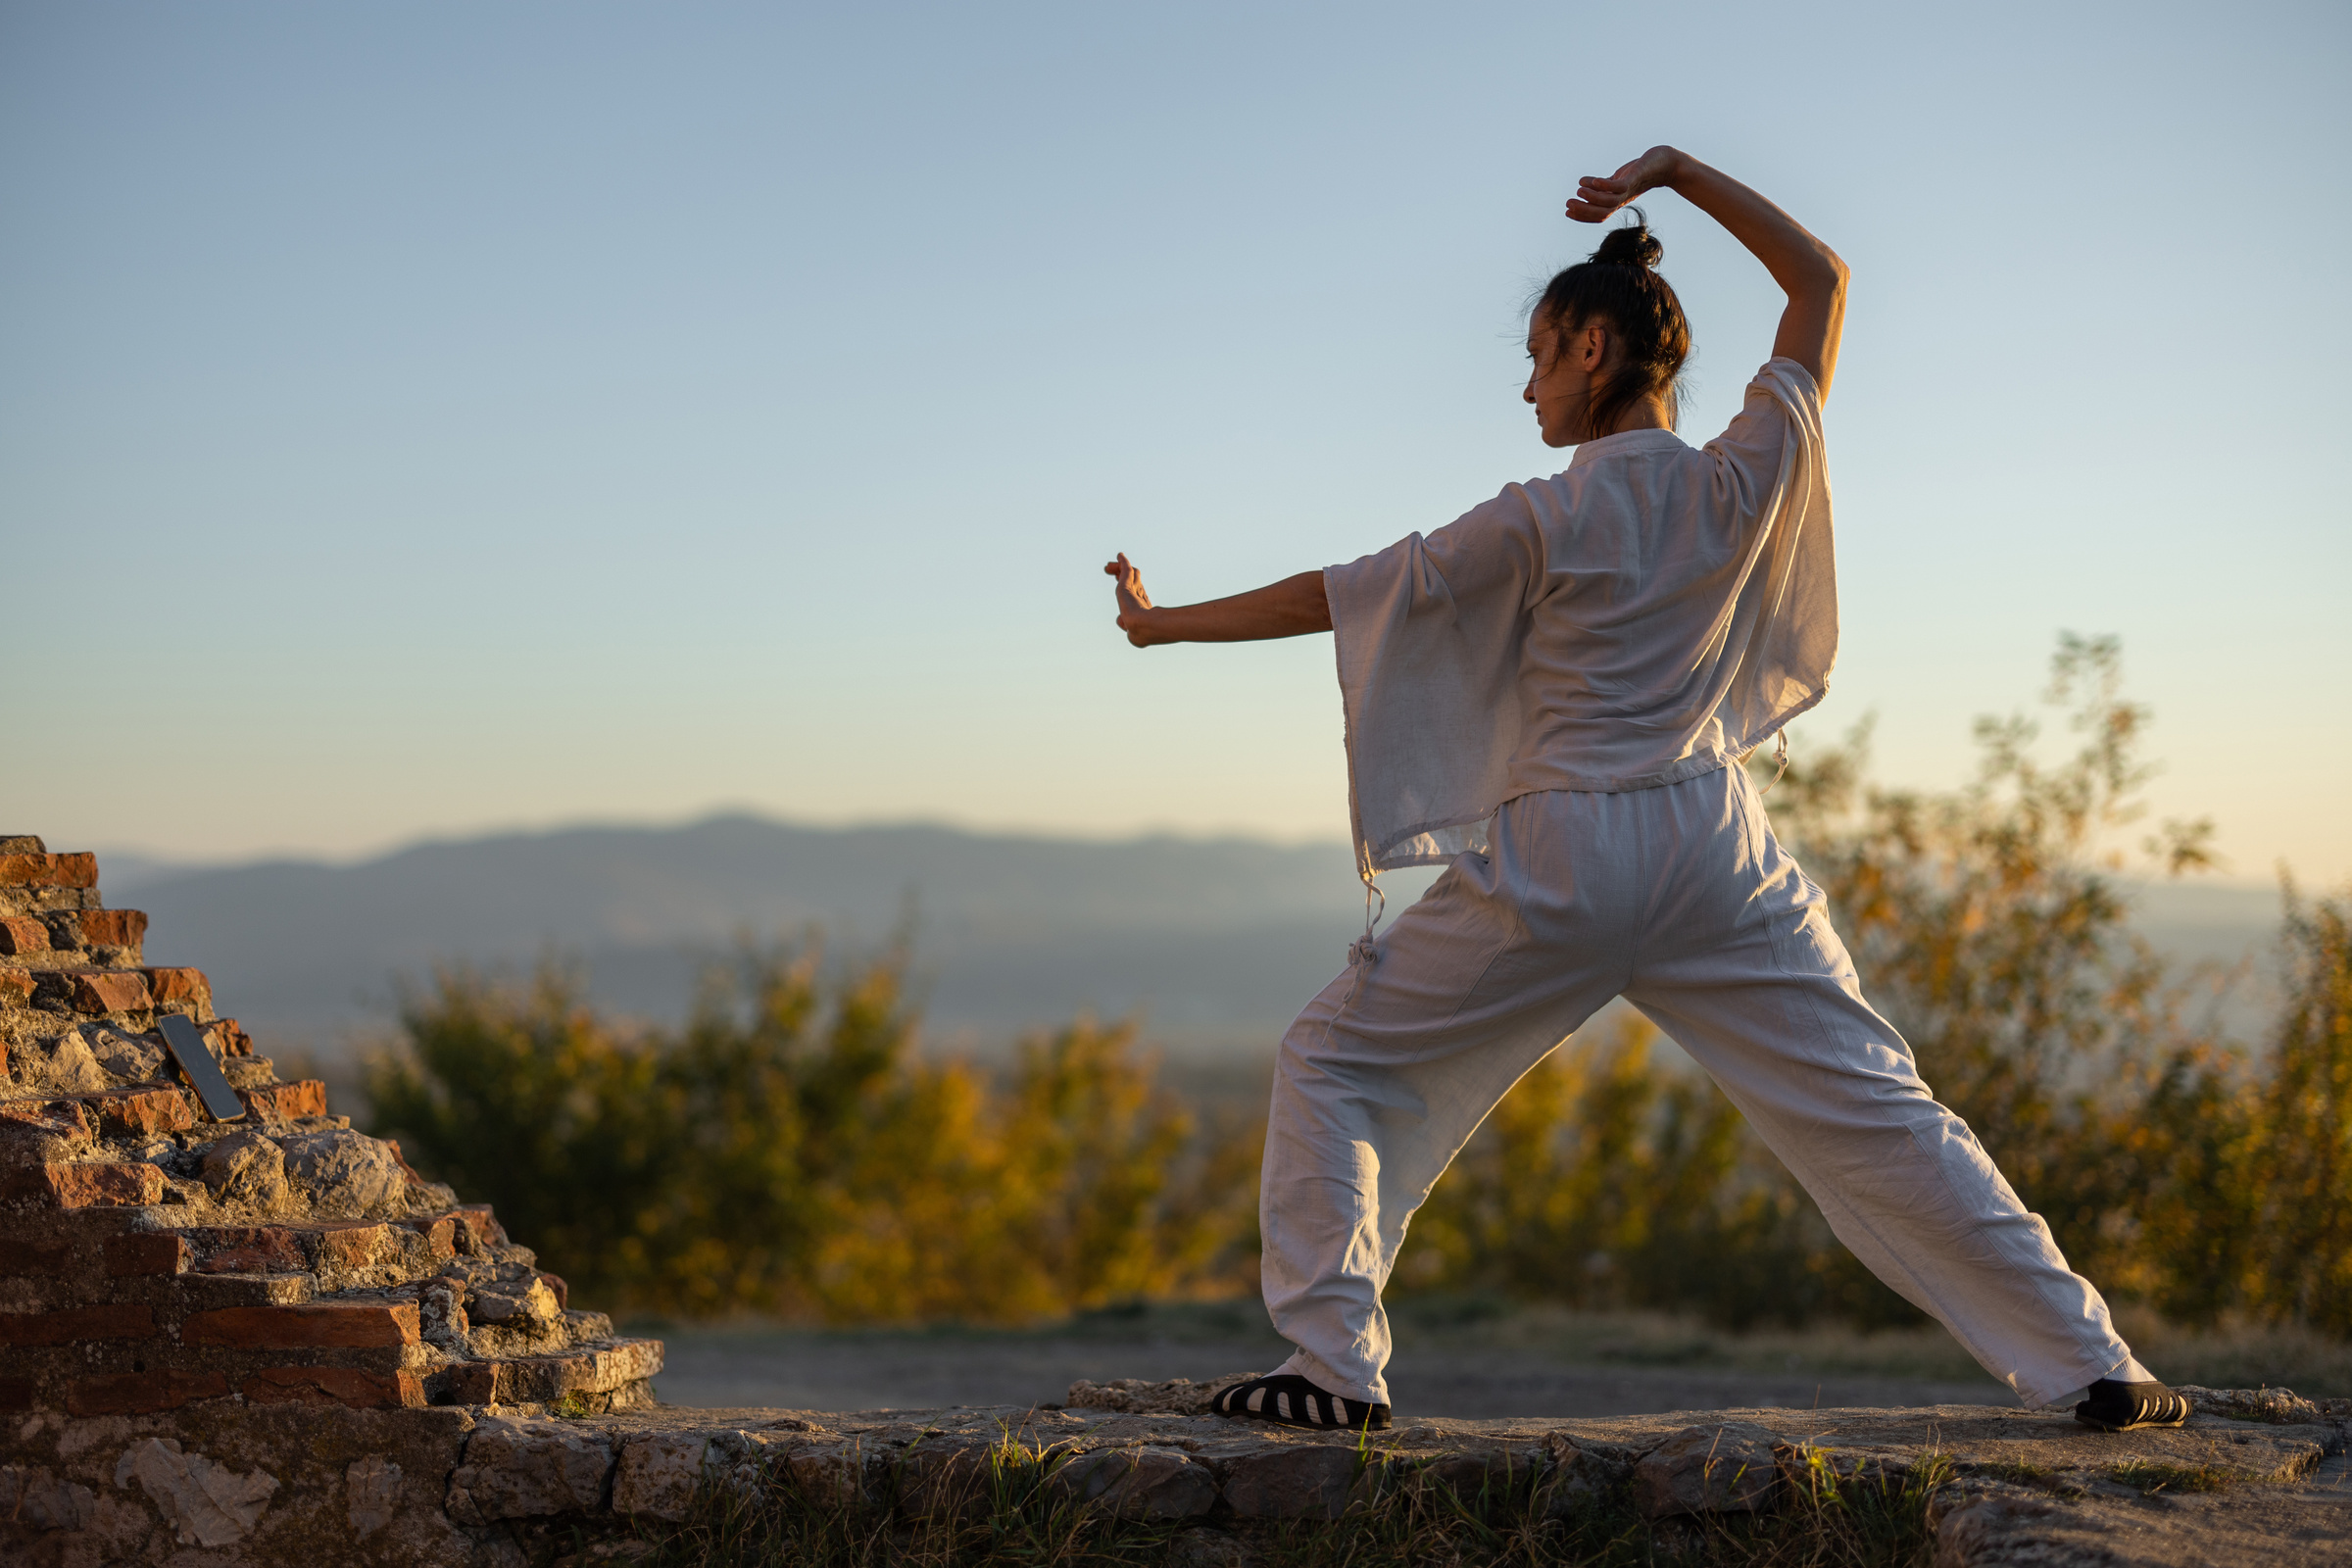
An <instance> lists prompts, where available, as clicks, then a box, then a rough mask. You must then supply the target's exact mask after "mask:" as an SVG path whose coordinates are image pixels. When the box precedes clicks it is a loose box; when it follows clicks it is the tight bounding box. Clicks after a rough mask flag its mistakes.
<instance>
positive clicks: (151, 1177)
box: [9, 1162, 164, 1208]
mask: <svg viewBox="0 0 2352 1568" xmlns="http://www.w3.org/2000/svg"><path fill="white" fill-rule="evenodd" d="M9 1192H10V1194H11V1196H14V1197H21V1198H31V1199H34V1200H36V1201H47V1202H51V1203H55V1204H56V1205H57V1206H58V1207H59V1208H144V1207H145V1206H146V1205H148V1204H149V1203H160V1202H162V1201H164V1173H163V1171H162V1169H161V1168H159V1167H157V1166H154V1165H143V1164H129V1163H99V1162H91V1163H87V1164H79V1165H36V1166H34V1167H33V1168H32V1169H30V1170H25V1171H21V1172H19V1173H18V1174H17V1176H16V1178H15V1179H14V1180H13V1181H11V1182H10V1184H9Z"/></svg>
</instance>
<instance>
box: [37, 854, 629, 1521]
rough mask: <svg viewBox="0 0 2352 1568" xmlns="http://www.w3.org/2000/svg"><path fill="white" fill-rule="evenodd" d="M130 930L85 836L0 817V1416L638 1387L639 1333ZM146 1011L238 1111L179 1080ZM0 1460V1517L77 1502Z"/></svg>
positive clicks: (620, 1392) (69, 1516)
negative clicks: (196, 1053)
mask: <svg viewBox="0 0 2352 1568" xmlns="http://www.w3.org/2000/svg"><path fill="white" fill-rule="evenodd" d="M146 929H147V916H146V915H144V914H143V913H141V912H139V911H138V910H136V909H110V908H108V907H105V905H104V902H103V901H102V900H101V898H100V896H99V891H98V870H97V864H96V859H95V858H94V857H92V856H89V855H53V854H50V853H49V852H48V850H47V849H46V847H45V846H44V845H43V844H42V842H41V841H40V840H39V839H37V838H31V837H5V838H0V1073H4V1076H0V1421H8V1422H15V1423H19V1424H20V1428H23V1427H30V1426H38V1425H39V1424H41V1423H42V1422H43V1421H44V1420H51V1421H55V1420H68V1419H73V1418H94V1417H152V1416H157V1415H161V1414H167V1413H172V1412H191V1413H193V1412H203V1411H207V1410H209V1409H210V1408H211V1407H214V1406H220V1407H223V1408H233V1409H238V1410H243V1411H264V1410H270V1409H276V1408H285V1409H288V1410H316V1409H318V1408H319V1407H333V1408H336V1409H339V1410H354V1411H399V1410H415V1409H422V1408H427V1407H432V1406H492V1405H517V1404H521V1405H529V1404H543V1405H550V1406H557V1407H561V1408H563V1409H565V1410H568V1411H574V1412H578V1413H605V1412H611V1411H621V1410H630V1409H637V1408H641V1407H648V1406H651V1405H652V1403H653V1385H652V1383H651V1381H650V1380H651V1379H652V1377H653V1375H654V1374H655V1373H656V1372H658V1371H660V1370H661V1367H662V1346H661V1343H660V1342H659V1341H655V1340H644V1339H625V1338H621V1337H618V1336H616V1335H615V1334H614V1333H613V1323H612V1320H611V1319H610V1318H608V1317H606V1316H605V1314H603V1313H601V1312H593V1311H586V1310H583V1309H580V1308H577V1307H574V1306H572V1305H571V1304H570V1302H569V1300H568V1299H567V1293H566V1290H565V1287H564V1281H563V1280H562V1279H561V1278H559V1277H558V1276H556V1275H554V1274H551V1273H548V1272H547V1271H545V1270H543V1269H541V1268H539V1267H538V1266H537V1262H536V1259H535V1258H534V1257H533V1255H532V1253H531V1250H530V1249H529V1248H527V1247H523V1246H520V1245H517V1244H516V1243H515V1242H514V1241H513V1240H512V1239H510V1238H509V1237H508V1235H507V1233H506V1231H505V1230H504V1229H503V1228H502V1227H501V1226H500V1225H499V1223H498V1220H497V1218H496V1216H494V1215H493V1214H492V1213H491V1211H490V1207H489V1205H488V1204H483V1203H461V1202H459V1201H458V1200H457V1197H456V1195H455V1194H454V1193H452V1192H451V1191H450V1189H449V1188H447V1187H445V1186H443V1185H441V1184H440V1183H438V1182H432V1181H427V1180H425V1179H424V1178H423V1177H422V1176H420V1175H418V1174H417V1172H416V1171H415V1170H413V1169H411V1168H410V1166H409V1164H408V1162H407V1161H406V1160H405V1159H403V1158H402V1157H401V1152H400V1146H399V1145H398V1144H396V1143H392V1142H389V1141H386V1140H382V1139H376V1138H370V1137H368V1136H367V1135H366V1134H365V1133H361V1132H356V1131H354V1130H353V1128H352V1125H351V1118H350V1117H348V1116H338V1115H332V1114H330V1113H329V1111H328V1107H327V1103H326V1090H325V1086H324V1085H323V1084H321V1083H320V1082H319V1081H318V1080H316V1079H303V1080H299V1081H296V1082H293V1083H287V1082H284V1081H282V1080H280V1079H279V1077H278V1076H277V1073H276V1072H275V1071H274V1069H273V1068H272V1066H271V1064H270V1059H269V1058H268V1057H266V1056H258V1055H255V1054H254V1053H253V1043H252V1041H251V1039H250V1038H249V1037H248V1036H247V1034H246V1033H245V1031H244V1030H242V1029H240V1028H239V1027H238V1026H237V1023H236V1020H235V1019H233V1018H225V1017H221V1015H220V1014H218V1013H217V1012H216V1011H215V1010H214V1006H213V995H212V988H211V986H210V985H209V984H208V983H207V982H206V980H205V977H204V975H203V974H202V973H201V972H199V971H198V970H196V969H192V968H187V967H182V966H168V965H154V964H150V963H148V962H147V960H146V955H145V951H144V939H145V936H146ZM170 1013H178V1014H181V1015H183V1016H185V1017H187V1018H188V1019H190V1020H192V1021H193V1022H194V1023H195V1024H196V1025H198V1026H199V1028H200V1029H201V1031H202V1034H203V1038H204V1040H205V1043H206V1044H207V1046H208V1047H210V1049H211V1051H212V1053H213V1054H214V1056H215V1058H216V1059H217V1060H218V1061H219V1063H220V1065H221V1071H222V1073H223V1075H224V1076H225V1077H226V1078H227V1080H228V1082H229V1084H230V1086H231V1087H232V1088H233V1089H234V1090H235V1091H236V1096H237V1099H238V1100H239V1101H241V1102H242V1103H243V1104H244V1107H245V1114H244V1115H243V1117H241V1118H239V1119H237V1120H233V1121H227V1122H221V1121H215V1120H213V1119H211V1117H210V1116H209V1115H208V1114H207V1112H206V1111H205V1109H204V1106H203V1104H202V1103H201V1101H200V1100H199V1099H198V1097H197V1096H196V1095H195V1094H194V1093H193V1092H192V1091H191V1090H190V1089H189V1088H188V1087H186V1086H185V1085H184V1084H183V1083H182V1082H181V1081H180V1077H179V1074H178V1072H177V1070H176V1068H175V1066H174V1064H173V1062H172V1057H171V1054H170V1053H169V1052H168V1050H167V1049H166V1047H165V1044H164V1041H163V1037H162V1035H161V1033H160V1032H159V1024H160V1022H161V1019H162V1018H163V1017H164V1016H165V1015H166V1014H170ZM6 1456H7V1455H6V1449H5V1447H0V1458H4V1457H6ZM174 1465H175V1466H177V1468H178V1469H179V1470H180V1471H182V1472H184V1471H186V1470H187V1469H188V1466H189V1461H188V1458H187V1456H186V1455H185V1454H184V1453H183V1454H180V1455H176V1456H174V1457H173V1459H172V1460H171V1461H169V1463H168V1464H167V1465H166V1468H171V1467H172V1466H174ZM134 1468H135V1466H134ZM11 1474H12V1475H13V1476H14V1479H13V1480H11V1481H8V1482H0V1519H5V1518H6V1517H7V1516H8V1514H9V1513H10V1512H12V1511H13V1512H14V1513H15V1515H16V1519H17V1522H18V1523H19V1524H20V1525H21V1524H24V1523H26V1522H33V1523H36V1524H37V1523H38V1522H39V1521H40V1520H41V1519H42V1518H43V1517H47V1518H48V1519H50V1520H53V1521H55V1522H58V1523H71V1522H72V1521H73V1518H74V1517H75V1516H77V1515H78V1514H86V1513H87V1512H88V1511H89V1509H88V1508H87V1507H85V1506H84V1505H83V1503H82V1502H81V1500H80V1499H79V1498H78V1497H77V1496H75V1495H72V1493H71V1488H67V1489H65V1490H63V1491H60V1490H59V1489H58V1488H57V1486H56V1485H55V1484H54V1483H49V1484H47V1486H48V1490H47V1491H43V1490H41V1488H40V1487H39V1486H36V1487H34V1488H33V1490H32V1491H30V1492H29V1493H28V1492H27V1491H26V1488H25V1478H24V1476H23V1475H22V1474H21V1473H17V1472H11ZM10 1488H13V1490H14V1491H15V1493H17V1494H18V1495H16V1496H14V1497H12V1496H10V1495H8V1490H9V1489H10ZM12 1502H13V1503H14V1504H15V1507H14V1508H13V1510H12V1509H11V1508H10V1507H9V1506H8V1505H9V1504H10V1503H12ZM167 1512H169V1510H168V1509H167Z"/></svg>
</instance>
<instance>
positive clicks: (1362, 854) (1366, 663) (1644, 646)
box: [1323, 359, 1838, 880]
mask: <svg viewBox="0 0 2352 1568" xmlns="http://www.w3.org/2000/svg"><path fill="white" fill-rule="evenodd" d="M1323 586H1324V591H1325V593H1326V595H1327V596H1328V597H1329V599H1330V602H1331V621H1332V629H1333V631H1334V632H1335V633H1336V634H1337V636H1336V638H1335V641H1336V643H1337V645H1338V653H1339V664H1340V692H1341V698H1342V701H1343V703H1344V704H1345V706H1346V710H1347V743H1348V798H1349V808H1350V812H1351V815H1352V818H1353V828H1354V834H1355V847H1356V856H1357V868H1358V870H1359V871H1360V872H1362V874H1363V875H1364V876H1365V877H1366V879H1367V880H1368V879H1369V878H1370V877H1371V876H1372V875H1373V874H1374V873H1376V872H1379V871H1385V870H1392V869H1394V868H1396V867H1397V866H1405V865H1428V864H1436V863H1441V862H1443V861H1446V860H1448V859H1451V858H1453V857H1454V856H1455V855H1457V854H1459V853H1461V852H1462V851H1463V850H1465V849H1483V848H1484V847H1485V839H1486V823H1487V820H1488V819H1489V818H1490V817H1492V816H1493V815H1494V814H1495V810H1496V809H1499V808H1500V807H1501V806H1502V804H1503V803H1504V802H1506V801H1509V800H1513V799H1515V798H1517V797H1518V796H1521V795H1526V794H1530V793H1532V792H1534V791H1537V790H1593V791H1602V792H1614V791H1619V790H1637V789H1646V788H1650V787H1652V786H1655V785H1660V784H1672V783H1674V782H1676V781H1678V780H1681V779H1686V778H1691V777H1695V776H1696V775H1698V774H1700V773H1705V772H1710V771H1712V770H1713V769H1715V768H1719V767H1723V766H1725V765H1727V764H1728V763H1730V762H1731V761H1734V760H1738V759H1740V758H1743V757H1745V756H1746V755H1747V753H1748V752H1750V751H1752V750H1753V749H1754V748H1755V747H1756V745H1757V744H1758V743H1759V742H1761V741H1763V740H1764V739H1766V738H1767V737H1769V736H1770V735H1772V734H1773V732H1775V731H1776V730H1778V729H1780V728H1781V727H1782V726H1783V725H1785V724H1787V723H1788V722H1789V719H1791V718H1794V717H1795V716H1796V715H1797V714H1799V713H1801V712H1803V711H1805V710H1806V709H1808V708H1811V707H1812V706H1813V705H1814V704H1815V703H1817V702H1819V701H1821V698H1822V695H1823V693H1824V691H1825V690H1826V689H1827V687H1828V684H1829V674H1830V666H1831V664H1832V663H1833V662H1835V660H1836V658H1837V653H1838V580H1837V563H1836V559H1835V555H1834V552H1833V549H1832V541H1831V535H1830V478H1829V464H1828V460H1827V458H1826V456H1825V454H1824V451H1823V445H1822V434H1821V396H1820V392H1819V390H1818V389H1817V388H1816V387H1815V386H1814V384H1813V377H1812V376H1811V375H1810V374H1809V373H1807V372H1806V370H1805V368H1804V367H1802V366H1800V365H1798V364H1797V363H1796V362H1795V361H1793V360H1786V359H1775V360H1772V361H1769V362H1768V363H1767V364H1766V365H1765V366H1764V368H1762V369H1761V370H1759V371H1757V372H1756V378H1755V379H1754V380H1753V381H1750V382H1749V383H1748V387H1747V396H1746V400H1745V402H1744V404H1743V406H1742V407H1741V409H1740V414H1739V416H1738V417H1736V418H1734V419H1733V420H1732V422H1731V425H1730V427H1729V428H1728V429H1726V430H1725V431H1724V432H1723V434H1722V435H1720V436H1718V437H1716V438H1715V439H1714V440H1712V441H1710V442H1708V443H1707V444H1706V445H1705V446H1703V447H1699V448H1695V449H1693V448H1692V447H1691V446H1690V445H1689V444H1687V443H1686V442H1684V441H1683V440H1682V438H1681V437H1679V436H1677V435H1675V434H1674V432H1672V431H1670V430H1628V431H1626V432H1624V433H1622V434H1619V435H1612V436H1603V437H1601V438H1600V439H1599V440H1596V441H1588V442H1586V443H1584V444H1583V445H1582V446H1580V447H1578V448H1577V452H1576V457H1575V458H1574V460H1572V461H1571V462H1570V463H1569V465H1568V468H1567V470H1566V471H1565V472H1563V473H1557V474H1554V475H1552V476H1551V477H1550V478H1548V479H1531V480H1529V481H1528V482H1527V483H1525V484H1514V485H1508V486H1506V487H1504V489H1503V491H1502V493H1501V494H1500V495H1498V496H1496V497H1495V499H1494V500H1492V501H1489V502H1487V503H1486V504H1485V505H1483V506H1479V507H1475V508H1473V509H1471V510H1470V511H1469V512H1467V513H1464V514H1463V515H1461V517H1459V518H1458V519H1456V520H1455V521H1453V522H1450V523H1448V524H1446V526H1445V527H1443V528H1440V529H1438V530H1437V531H1436V532H1435V533H1432V534H1430V535H1428V536H1427V537H1426V538H1425V537H1423V536H1422V535H1420V534H1417V533H1416V534H1412V535H1409V536H1408V537H1406V538H1404V539H1401V540H1399V541H1398V542H1397V543H1396V544H1394V545H1391V546H1390V547H1389V548H1388V549H1386V550H1383V551H1381V552H1380V553H1379V554H1377V555H1370V556H1365V557H1364V558H1363V559H1361V560H1360V561H1354V562H1350V563H1349V564H1346V565H1341V566H1331V567H1327V568H1326V569H1325V570H1324V573H1323Z"/></svg>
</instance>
